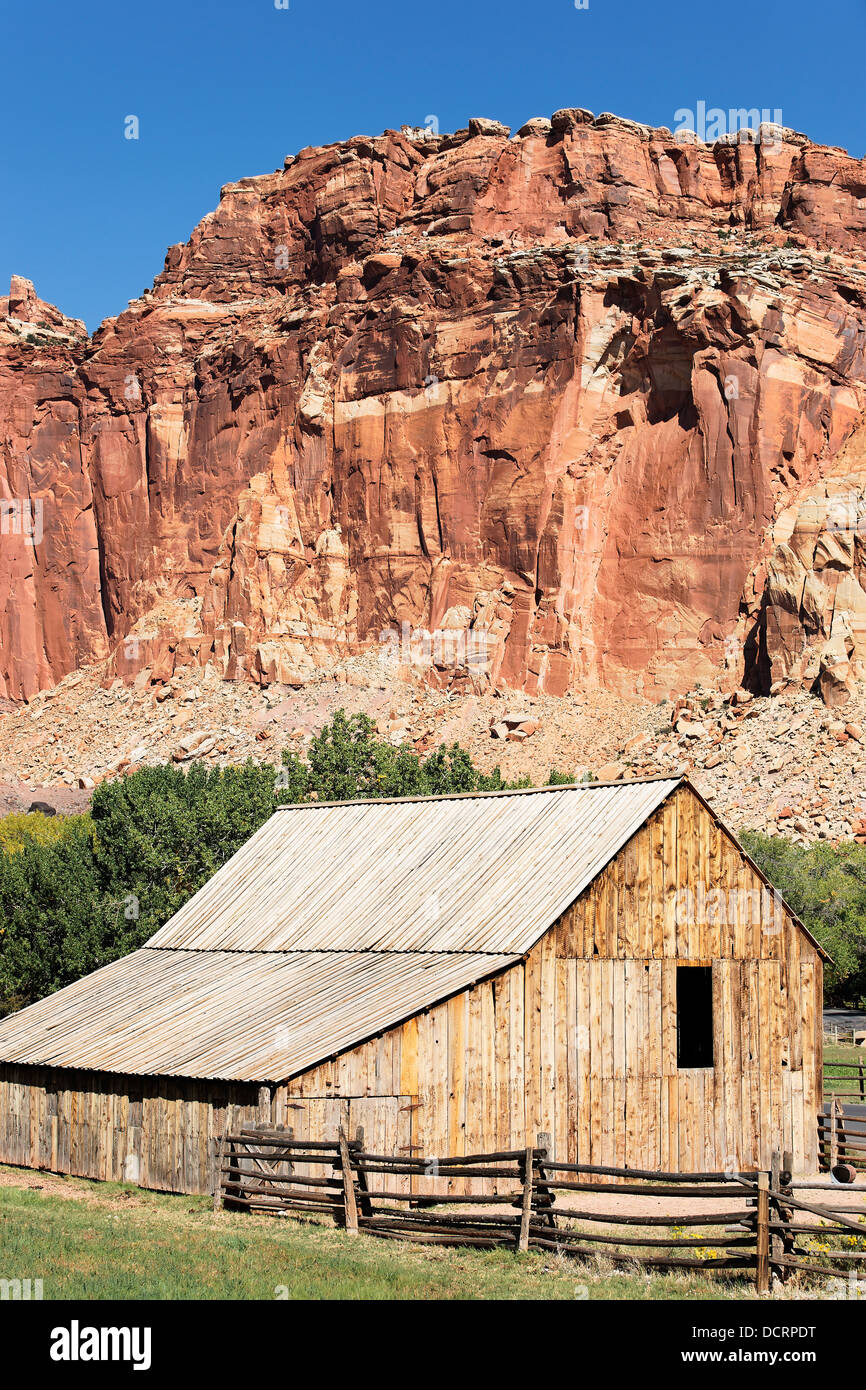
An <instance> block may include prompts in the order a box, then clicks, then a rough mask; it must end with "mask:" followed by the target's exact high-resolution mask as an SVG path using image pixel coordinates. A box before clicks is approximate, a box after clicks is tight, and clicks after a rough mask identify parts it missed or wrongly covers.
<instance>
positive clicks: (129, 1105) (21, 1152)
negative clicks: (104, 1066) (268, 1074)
mask: <svg viewBox="0 0 866 1390" xmlns="http://www.w3.org/2000/svg"><path fill="white" fill-rule="evenodd" d="M258 1096H259V1090H258V1087H256V1086H251V1085H243V1084H231V1083H227V1082H218V1081H214V1082H204V1081H185V1080H175V1079H172V1078H163V1077H158V1078H154V1077H131V1076H107V1075H104V1074H102V1073H99V1072H74V1071H69V1070H67V1069H61V1068H57V1069H50V1068H44V1067H24V1066H12V1065H0V1162H3V1163H12V1164H19V1165H21V1166H22V1167H27V1168H44V1169H48V1170H50V1171H53V1172H58V1173H71V1174H72V1175H73V1176H75V1177H82V1178H99V1179H108V1180H114V1181H117V1182H120V1181H124V1180H126V1181H129V1182H137V1183H138V1184H139V1186H141V1187H149V1188H156V1189H158V1190H160V1191H165V1192H200V1193H204V1192H209V1191H210V1190H211V1182H212V1180H213V1165H214V1155H215V1152H216V1145H217V1143H218V1140H219V1137H220V1136H221V1135H222V1134H223V1132H224V1130H225V1128H226V1120H227V1119H228V1122H229V1124H230V1125H231V1126H232V1127H234V1126H237V1125H239V1124H255V1123H257V1122H259V1121H260V1120H267V1119H268V1118H269V1111H268V1112H266V1111H264V1110H260V1108H259V1104H258Z"/></svg>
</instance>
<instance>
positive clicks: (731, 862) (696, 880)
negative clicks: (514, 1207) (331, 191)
mask: <svg viewBox="0 0 866 1390" xmlns="http://www.w3.org/2000/svg"><path fill="white" fill-rule="evenodd" d="M701 883H703V884H704V893H703V895H700V894H699V892H698V889H699V885H700V884H701ZM683 886H690V887H691V889H692V892H693V903H694V914H693V915H694V916H695V918H696V920H694V921H689V920H681V921H678V920H677V918H678V911H677V908H678V900H677V892H678V890H679V889H680V888H682V887H683ZM719 889H721V890H724V893H725V899H724V907H722V906H721V904H720V903H719V900H718V897H717V896H716V897H715V898H713V896H712V895H711V890H719ZM762 890H763V884H762V882H761V880H760V877H759V876H758V875H757V874H756V873H755V871H754V870H753V869H752V868H751V867H750V866H749V864H748V861H747V860H746V859H745V858H744V856H743V855H742V854H741V852H740V851H739V850H738V848H737V847H736V845H735V844H734V842H733V841H732V840H731V839H730V837H729V836H728V835H727V834H726V833H725V831H724V830H722V828H721V827H720V826H719V825H718V823H717V822H716V821H715V820H714V818H713V817H712V816H711V815H710V813H709V812H708V811H707V810H706V809H705V808H704V806H703V805H702V803H701V802H700V800H699V799H698V798H697V797H696V796H695V795H694V794H693V793H692V792H691V791H690V789H688V788H685V787H683V788H680V789H678V790H677V792H676V793H674V795H673V796H672V797H670V798H669V799H668V801H667V802H666V803H665V804H664V806H662V807H660V808H659V810H658V811H657V812H656V813H655V814H654V815H653V817H652V818H651V819H650V820H649V821H648V822H647V824H646V825H645V826H644V827H643V828H642V829H641V830H640V831H639V832H638V833H637V834H636V835H635V836H634V837H633V838H632V840H631V841H630V842H629V843H628V845H627V846H626V847H625V848H624V850H623V851H622V852H621V853H620V854H619V855H618V856H617V857H616V859H615V860H614V861H613V862H612V863H611V864H610V865H609V866H608V868H607V869H606V870H605V871H604V872H603V873H602V874H601V875H599V877H598V878H597V879H596V880H595V882H594V883H593V884H592V886H591V887H590V889H589V890H588V891H587V893H586V894H584V895H583V897H582V898H581V899H580V900H579V901H578V902H577V903H576V904H575V905H574V906H573V907H572V908H571V909H570V910H569V911H568V912H567V913H566V914H565V915H564V917H563V918H562V919H561V920H560V922H559V923H558V925H557V926H556V927H555V928H554V929H553V930H552V931H551V932H549V933H548V934H547V935H546V936H545V938H544V939H543V941H541V942H540V943H539V945H538V946H537V947H536V948H535V949H534V950H533V951H532V952H531V953H530V954H529V956H528V958H527V960H526V962H525V963H523V964H520V965H518V966H515V967H512V968H511V969H509V970H508V971H506V972H504V973H503V974H501V975H500V976H498V977H497V978H496V979H494V980H492V981H488V982H486V983H482V984H480V985H477V986H475V987H474V988H472V989H469V990H466V991H464V992H463V993H461V994H459V995H457V996H456V997H455V998H453V999H451V1000H450V1001H448V1002H447V1003H445V1004H441V1005H439V1006H437V1007H436V1008H432V1009H430V1010H428V1011H427V1012H425V1013H424V1014H421V1015H419V1016H418V1017H417V1018H413V1019H411V1020H409V1021H408V1022H407V1023H405V1024H403V1025H402V1026H401V1027H398V1028H394V1029H391V1030H390V1031H389V1032H387V1033H385V1034H383V1035H382V1036H381V1037H378V1038H376V1039H374V1040H372V1041H371V1042H368V1043H366V1044H364V1045H363V1046H361V1047H357V1048H354V1049H352V1050H351V1051H349V1052H347V1053H345V1054H343V1055H342V1056H340V1057H339V1058H337V1059H335V1060H333V1061H331V1062H329V1063H326V1064H324V1065H322V1066H319V1067H316V1068H314V1069H313V1070H311V1071H310V1072H308V1073H306V1074H305V1075H304V1076H302V1077H299V1078H296V1079H295V1080H294V1081H292V1082H291V1083H289V1085H288V1086H285V1087H280V1088H278V1090H277V1092H276V1095H275V1098H274V1118H275V1120H276V1121H278V1122H279V1123H285V1124H288V1125H289V1126H290V1127H291V1128H293V1129H294V1130H295V1132H296V1133H297V1134H299V1135H306V1136H307V1137H310V1138H314V1137H317V1136H318V1135H319V1133H320V1127H321V1126H322V1125H323V1124H324V1123H325V1115H326V1111H325V1110H324V1109H323V1108H322V1104H321V1103H322V1102H323V1101H324V1100H325V1099H326V1098H334V1097H339V1098H341V1100H342V1104H341V1108H340V1109H339V1114H340V1117H341V1122H342V1123H344V1124H345V1123H351V1119H352V1117H351V1114H350V1110H349V1107H348V1104H347V1102H348V1100H349V1098H351V1097H366V1098H368V1099H369V1098H371V1097H376V1096H380V1097H387V1098H388V1104H387V1107H382V1108H381V1110H378V1109H377V1107H376V1106H375V1105H368V1110H367V1123H366V1125H365V1126H364V1130H365V1133H364V1138H365V1143H366V1144H367V1146H368V1147H370V1148H372V1149H374V1150H375V1151H377V1152H387V1151H388V1147H387V1143H386V1135H387V1134H390V1133H391V1132H397V1130H398V1129H399V1144H398V1147H401V1148H403V1149H407V1150H408V1148H409V1147H410V1146H411V1148H412V1150H413V1151H414V1152H417V1153H423V1154H425V1155H435V1154H438V1155H446V1154H461V1153H471V1152H485V1151H491V1150H495V1149H504V1148H520V1147H522V1146H523V1145H524V1144H526V1143H528V1142H530V1141H531V1142H535V1136H536V1135H537V1134H538V1133H542V1132H543V1133H547V1134H549V1135H550V1136H551V1141H552V1146H553V1150H554V1153H555V1155H556V1157H557V1159H559V1160H568V1161H578V1162H586V1163H594V1164H604V1165H610V1166H621V1165H623V1164H625V1163H628V1164H629V1165H630V1166H632V1167H647V1168H668V1169H672V1170H677V1169H680V1170H683V1171H687V1170H711V1169H717V1168H723V1167H724V1166H725V1165H726V1164H733V1165H735V1166H737V1167H740V1168H743V1169H748V1168H752V1167H756V1166H762V1167H766V1166H768V1165H769V1163H770V1160H771V1157H772V1153H773V1151H774V1149H782V1150H790V1151H791V1152H793V1153H794V1155H795V1164H796V1167H797V1169H798V1170H813V1169H815V1168H816V1167H817V1125H816V1117H817V1113H818V1109H819V1105H820V1098H821V1087H822V1077H821V1029H822V1018H821V1002H822V967H821V959H820V956H819V954H818V952H817V951H816V950H815V948H814V947H813V946H812V945H811V943H810V942H809V940H808V938H807V937H806V936H804V934H803V933H802V932H801V931H800V929H799V928H798V927H797V926H796V924H795V923H794V922H793V921H792V919H791V918H790V915H789V914H788V913H787V912H784V911H780V910H779V909H778V908H777V907H776V906H775V905H774V903H773V901H772V899H771V897H770V896H769V895H767V894H764V893H763V891H762ZM444 896H445V895H443V897H444ZM679 907H680V913H679V915H680V916H681V917H683V918H686V919H687V918H688V916H689V915H690V914H689V912H688V910H687V908H688V904H687V902H685V903H684V901H683V899H682V898H681V899H680V900H679ZM684 907H685V908H686V910H685V911H683V908H684ZM683 961H690V962H692V963H703V964H708V965H709V964H711V965H712V969H713V1014H714V1043H715V1063H714V1066H713V1067H712V1068H710V1069H695V1070H689V1071H679V1070H678V1069H677V1054H676V1008H675V999H676V994H675V990H676V967H677V963H678V962H683ZM401 1098H402V1099H401ZM352 1105H353V1106H354V1107H355V1108H357V1103H356V1102H355V1101H352ZM351 1132H354V1129H352V1131H351Z"/></svg>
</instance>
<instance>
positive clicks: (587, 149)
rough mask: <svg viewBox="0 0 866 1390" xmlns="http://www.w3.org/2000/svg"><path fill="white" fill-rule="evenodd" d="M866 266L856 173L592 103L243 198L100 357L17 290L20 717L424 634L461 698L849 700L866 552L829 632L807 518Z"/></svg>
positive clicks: (184, 255)
mask: <svg viewBox="0 0 866 1390" xmlns="http://www.w3.org/2000/svg"><path fill="white" fill-rule="evenodd" d="M488 132H490V133H488ZM864 248H866V161H857V160H854V159H851V158H849V157H848V156H847V155H846V154H845V153H844V151H840V150H832V149H822V148H819V147H816V146H813V145H811V144H810V143H809V141H808V140H806V139H805V137H803V136H799V135H796V134H794V133H793V132H782V133H781V135H780V137H779V138H778V139H776V140H775V141H772V142H765V143H764V144H757V145H756V144H742V143H737V142H732V141H725V142H720V143H719V144H717V145H715V146H713V147H707V146H704V145H701V144H691V145H683V144H681V143H679V142H678V141H677V140H675V139H674V138H673V137H672V136H671V135H670V133H669V132H667V131H657V130H650V129H648V128H646V127H642V126H637V125H634V124H633V123H631V122H625V121H621V120H618V119H617V118H616V117H613V116H608V115H605V116H601V117H598V118H593V117H592V116H591V115H590V113H588V112H583V111H577V110H575V111H568V112H559V113H557V114H556V116H555V117H554V119H553V121H552V122H546V121H542V120H536V121H532V122H530V123H528V125H527V126H526V127H524V128H523V129H522V132H519V133H518V135H517V136H516V137H515V138H513V139H509V138H508V135H507V133H506V132H504V130H502V129H501V128H497V127H496V125H495V123H486V122H474V123H472V124H471V126H470V129H469V130H467V131H464V132H457V133H456V134H454V135H450V136H442V137H436V138H433V139H426V140H425V139H415V138H410V134H408V133H405V132H402V133H397V132H389V133H386V134H385V135H384V136H381V137H378V138H375V139H367V138H356V139H354V140H350V141H347V142H345V143H344V144H339V145H333V146H328V147H326V148H324V149H311V150H305V151H302V152H301V153H300V154H299V155H297V156H295V157H294V158H291V159H287V161H286V167H285V168H284V169H283V170H281V171H278V172H277V173H275V174H271V175H266V176H263V177H260V178H252V179H244V180H241V182H240V183H238V184H233V185H229V186H227V187H226V188H225V189H223V192H222V196H221V200H220V204H219V207H218V208H217V209H216V211H215V212H213V213H211V214H209V215H208V216H207V217H206V218H205V219H204V220H203V222H202V223H201V224H200V225H199V227H197V228H196V230H195V232H194V233H193V235H192V237H191V239H190V241H189V243H188V244H187V245H186V246H178V247H172V248H171V249H170V250H169V253H168V255H167V257H166V266H165V270H164V272H163V274H162V275H161V276H160V277H158V279H157V280H156V281H155V283H154V288H153V290H152V291H149V292H147V293H146V294H145V295H144V296H143V297H142V298H141V299H139V300H136V301H133V302H131V303H130V306H129V308H128V310H127V311H126V312H124V313H123V314H121V315H120V316H119V317H118V318H116V319H113V320H109V321H107V322H106V323H105V324H103V326H102V327H101V328H100V329H99V331H98V332H97V333H96V334H95V335H94V337H93V338H92V339H91V340H88V339H87V338H86V336H85V335H84V333H83V330H82V329H81V326H80V325H74V324H70V323H69V321H67V320H64V319H62V316H60V315H58V314H57V312H56V311H49V310H48V308H47V306H39V304H38V301H35V299H34V298H33V297H32V296H29V291H27V290H26V289H25V288H22V283H21V282H18V283H17V287H16V285H15V284H13V293H12V296H10V299H9V301H5V300H0V383H2V385H0V412H2V426H3V429H2V442H3V453H2V463H0V493H2V495H3V496H5V497H6V498H8V499H27V500H29V499H33V500H37V501H41V502H42V503H43V506H42V513H43V536H42V539H41V540H40V541H39V542H38V543H36V542H35V539H33V538H29V539H28V538H27V537H25V536H18V535H4V536H3V537H2V549H0V653H2V663H0V665H2V669H0V677H2V689H0V693H5V694H6V695H7V696H8V697H10V698H12V699H21V698H28V697H29V696H31V695H32V694H33V692H34V691H35V690H37V689H39V688H40V687H43V686H45V685H47V684H50V683H51V682H53V681H55V680H57V679H59V678H60V677H61V676H62V675H64V674H65V673H67V672H68V671H70V670H71V669H73V668H74V667H75V666H76V665H79V664H81V663H83V662H86V661H94V660H101V659H103V658H106V657H108V656H109V655H110V661H109V665H108V673H109V674H110V675H114V674H121V675H123V676H127V675H129V676H132V675H134V674H135V673H136V672H138V671H141V670H143V669H144V668H147V669H149V670H150V672H151V675H152V678H153V679H167V678H168V677H169V676H170V675H171V673H172V670H173V669H174V667H175V665H176V664H178V663H181V664H182V663H188V662H200V663H203V664H204V663H214V664H215V665H216V666H217V668H218V669H219V671H220V672H221V673H222V674H224V675H225V676H227V677H230V678H231V677H236V676H241V675H249V676H251V677H252V678H253V679H257V680H260V681H262V682H268V681H284V682H289V683H295V684H299V683H301V682H302V681H303V680H304V679H305V678H306V677H307V676H308V674H309V672H310V671H311V670H313V669H315V667H316V666H320V665H322V664H325V663H327V662H329V661H330V660H332V659H333V658H334V657H335V656H338V655H340V654H341V653H346V652H349V651H354V650H356V649H357V648H358V647H359V646H360V645H363V644H365V643H370V642H372V643H377V642H379V641H380V640H381V635H382V633H383V631H385V630H390V629H396V630H399V629H400V626H401V624H403V623H406V624H408V626H409V629H410V630H413V631H414V630H417V629H419V628H424V629H444V630H446V631H447V632H449V633H456V634H457V636H458V637H460V638H461V639H464V640H463V644H462V646H460V647H459V650H460V651H461V652H465V650H466V649H467V647H468V648H469V650H470V651H471V652H472V653H473V656H472V659H471V661H470V664H469V668H468V669H466V668H465V667H461V666H460V664H459V662H460V658H453V657H452V656H448V655H446V656H445V657H441V656H440V658H439V659H438V660H437V662H436V665H435V667H434V678H435V679H437V680H439V681H440V683H441V682H448V681H452V680H455V679H457V681H458V682H460V681H461V680H463V681H466V680H468V679H471V680H472V681H473V682H474V683H475V684H476V685H478V684H481V685H483V684H484V683H485V682H490V681H492V682H495V683H498V684H501V685H511V686H516V687H520V688H523V689H526V690H529V691H535V690H544V691H548V692H551V693H558V692H561V691H563V690H565V689H566V688H568V687H570V686H575V685H580V686H582V687H584V688H592V687H594V686H595V687H598V686H606V687H608V688H610V689H613V690H616V691H619V692H620V693H624V694H636V695H645V696H649V697H655V698H658V697H659V696H660V695H662V694H669V693H671V692H673V691H679V690H684V689H687V688H689V687H690V686H691V685H692V684H693V683H694V681H695V680H696V679H700V680H705V679H712V678H713V677H714V676H715V675H717V674H718V672H719V671H720V670H725V669H726V668H727V670H728V673H729V676H730V679H731V680H737V679H740V678H741V677H745V678H746V679H747V680H752V681H755V682H758V681H761V682H764V683H765V684H768V683H769V682H770V681H771V680H778V679H783V678H784V679H788V678H790V679H794V680H813V679H819V678H820V679H821V681H822V685H823V688H825V690H826V691H828V692H829V691H830V690H831V689H833V690H834V691H835V693H834V694H833V695H832V697H831V698H834V699H838V698H844V695H845V692H846V691H847V687H848V683H849V681H850V680H851V679H853V677H854V676H855V675H856V674H857V669H858V662H862V661H863V660H866V652H864V651H863V641H864V633H863V624H862V622H860V623H859V626H858V623H857V622H856V621H855V622H851V621H850V620H847V621H848V626H849V628H850V633H849V632H848V630H847V629H846V630H844V631H843V627H842V625H841V622H840V621H838V620H837V619H836V618H835V617H833V616H832V614H831V609H832V613H835V612H836V610H837V608H838V609H839V611H840V612H841V611H842V608H843V607H845V608H846V611H848V610H849V609H856V608H857V605H858V604H860V603H861V599H860V597H859V596H858V593H857V590H859V592H860V594H862V588H861V586H860V580H861V579H862V551H856V552H855V550H852V551H851V556H850V558H851V563H850V565H848V567H847V568H845V566H844V565H843V566H841V568H840V564H839V561H838V556H837V557H836V558H835V559H828V560H827V562H826V563H824V564H823V571H832V572H833V573H834V574H836V573H839V574H841V573H842V571H843V570H844V573H845V575H846V576H847V577H846V579H845V584H846V586H847V587H846V588H845V589H844V593H843V595H842V598H844V604H843V603H842V602H839V603H836V601H835V600H834V599H830V598H829V597H828V596H827V594H826V593H825V594H824V596H823V597H821V596H819V597H818V598H817V599H816V600H815V602H816V603H818V605H819V607H820V608H821V614H822V617H821V621H820V622H817V623H816V620H815V613H814V612H813V608H814V605H813V606H812V607H810V602H809V601H806V602H805V603H804V602H803V592H804V589H805V586H806V572H807V571H808V573H809V574H812V575H814V574H815V573H816V569H815V557H816V552H815V551H814V549H813V551H812V553H811V554H808V555H807V554H806V553H805V551H804V549H803V546H802V545H800V544H799V541H798V540H797V535H799V534H800V533H801V532H802V531H803V527H804V526H805V522H803V523H802V524H801V523H798V522H797V521H796V517H797V516H798V515H799V512H800V509H801V507H806V508H807V509H808V506H809V505H810V499H814V498H815V497H819V496H823V497H825V498H826V496H827V488H828V486H829V484H828V482H827V480H828V479H829V478H830V477H831V476H832V475H833V470H834V467H835V464H836V460H837V457H839V456H840V451H841V450H842V449H843V447H844V446H845V444H846V442H848V441H850V440H852V438H853V437H854V431H855V428H856V426H857V424H858V420H860V419H861V418H862V417H863V414H864V412H866V275H864V273H863V270H862V259H863V250H864ZM28 296H29V297H28ZM24 299H26V300H27V306H28V307H27V308H26V310H25V317H24V318H22V316H21V307H22V302H23V300H24ZM40 314H41V319H42V322H43V323H44V325H45V326H44V327H40V326H39V322H38V320H39V316H40ZM34 315H35V318H34ZM855 453H857V451H856V450H855ZM863 453H864V450H863V448H860V450H859V453H858V454H857V457H853V458H852V457H851V455H850V450H849V455H848V456H846V462H845V468H846V469H847V470H848V473H850V471H851V469H854V471H855V472H856V470H857V468H859V467H861V466H862V458H863ZM2 469H5V478H4V477H3V473H2ZM846 476H848V474H847V473H846ZM861 482H862V479H861ZM10 515H11V513H10ZM792 519H793V520H792ZM798 525H799V526H800V532H798V531H797V527H798ZM786 528H787V529H786ZM785 547H787V550H786V549H785ZM798 547H799V548H798ZM788 552H790V554H791V556H792V557H793V559H791V560H789V558H788ZM822 554H823V552H822ZM834 554H835V552H834ZM858 557H859V558H858ZM794 559H796V561H797V564H799V565H801V566H802V569H803V573H802V574H801V572H800V570H798V569H797V566H796V564H794ZM786 566H787V569H786ZM820 568H822V566H820V565H819V569H820ZM780 575H781V576H783V577H782V578H780ZM785 575H786V576H787V578H785V577H784V576H785ZM822 582H823V581H822ZM798 586H799V592H798ZM825 587H826V586H825ZM832 587H833V592H834V593H836V591H837V588H838V586H837V585H835V584H834V585H833V586H832ZM810 592H811V590H810ZM849 600H850V602H849ZM828 605H829V606H828ZM861 611H862V610H861ZM828 615H830V616H829V618H828ZM828 621H829V627H828ZM840 642H841V644H842V647H843V648H844V649H845V653H846V661H847V663H848V665H847V668H845V669H843V667H842V665H840V663H839V662H838V661H837V662H833V661H832V660H830V658H831V657H832V655H833V653H832V652H830V653H829V654H828V653H825V651H824V648H825V647H826V646H827V644H828V643H835V644H836V648H838V647H839V643H840ZM816 643H817V644H818V646H819V647H820V651H819V652H818V657H817V662H818V665H817V667H816V666H815V653H814V651H813V647H814V646H815V644H816ZM807 649H808V654H806V655H804V653H806V652H807ZM837 656H838V652H837ZM825 658H826V659H825ZM834 665H836V666H838V667H839V669H838V670H837V671H836V672H835V675H833V676H830V675H828V674H827V672H828V671H829V670H830V667H831V666H834Z"/></svg>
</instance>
